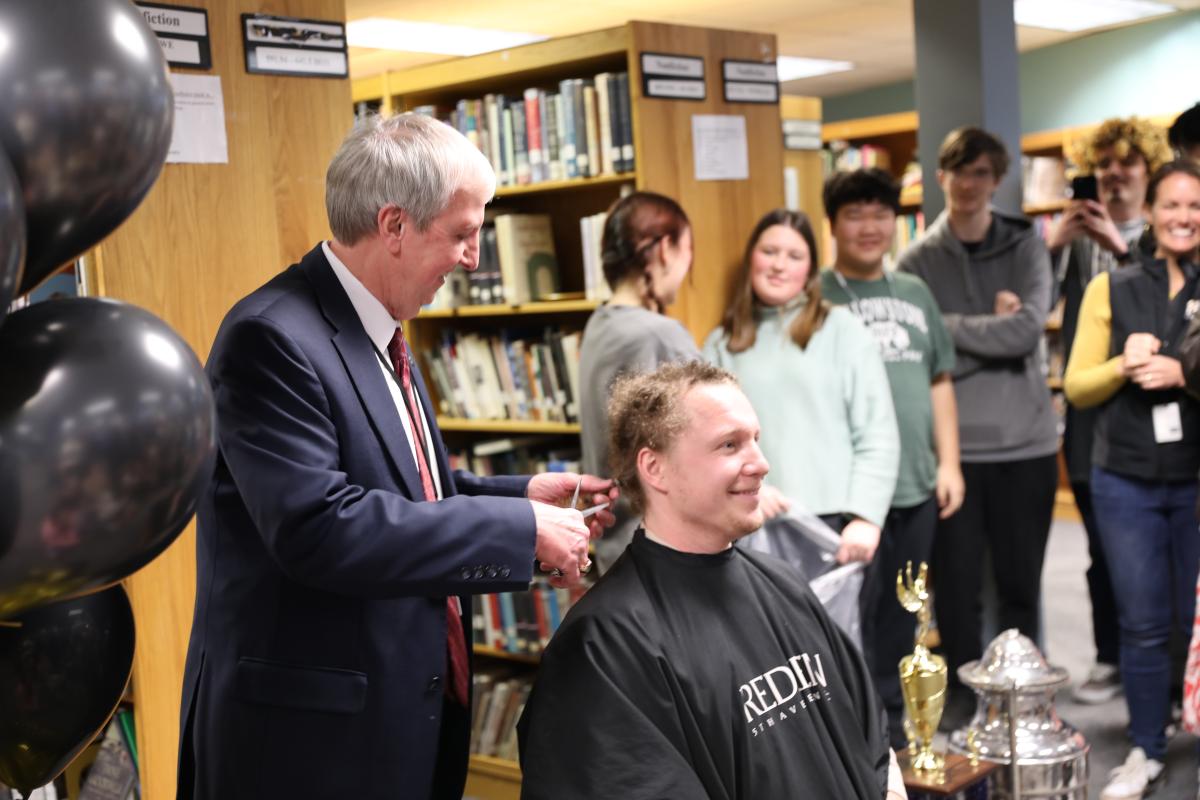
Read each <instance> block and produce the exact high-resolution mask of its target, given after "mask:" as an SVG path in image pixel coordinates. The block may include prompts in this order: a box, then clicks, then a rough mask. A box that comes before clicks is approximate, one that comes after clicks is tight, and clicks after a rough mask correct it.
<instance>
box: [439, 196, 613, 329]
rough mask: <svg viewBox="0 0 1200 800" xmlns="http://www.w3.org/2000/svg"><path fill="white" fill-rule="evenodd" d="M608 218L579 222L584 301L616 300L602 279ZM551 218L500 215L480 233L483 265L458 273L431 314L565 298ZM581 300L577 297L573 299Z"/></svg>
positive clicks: (441, 291) (603, 215)
mask: <svg viewBox="0 0 1200 800" xmlns="http://www.w3.org/2000/svg"><path fill="white" fill-rule="evenodd" d="M607 216H608V214H607V213H606V212H600V213H598V214H591V215H589V216H585V217H581V218H580V220H579V238H580V241H581V243H582V249H583V284H584V293H583V295H582V296H583V297H585V298H586V299H588V300H596V301H598V302H599V301H604V300H607V299H608V298H609V297H611V296H612V290H611V289H610V288H609V286H608V282H607V281H605V280H604V267H603V263H602V259H601V240H602V237H603V235H604V221H605V219H606V218H607ZM560 288H561V275H560V268H559V261H558V253H557V250H556V248H555V245H554V227H553V222H552V220H551V218H550V215H549V214H500V215H497V216H496V217H494V218H493V219H492V220H491V221H490V222H487V223H485V224H484V226H483V229H482V230H481V231H480V233H479V264H478V266H477V267H476V269H475V270H474V271H472V272H467V271H466V270H461V269H459V270H455V271H454V272H452V273H450V276H449V278H447V280H446V283H445V284H444V285H443V286H442V287H441V288H440V289H439V290H438V291H437V293H436V294H435V295H434V298H433V300H432V301H431V302H430V303H429V304H428V305H427V306H426V308H427V309H430V310H438V309H449V308H460V307H462V306H471V305H509V306H516V305H521V304H522V303H529V302H532V301H537V300H543V301H544V300H557V299H566V298H567V295H564V294H562V293H561V292H560ZM573 296H574V297H578V296H579V295H573Z"/></svg>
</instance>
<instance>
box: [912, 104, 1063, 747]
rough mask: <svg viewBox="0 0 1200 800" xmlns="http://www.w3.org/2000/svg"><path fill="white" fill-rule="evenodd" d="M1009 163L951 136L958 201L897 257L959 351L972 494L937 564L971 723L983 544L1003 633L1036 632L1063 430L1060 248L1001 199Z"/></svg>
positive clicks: (941, 162) (952, 711)
mask: <svg viewBox="0 0 1200 800" xmlns="http://www.w3.org/2000/svg"><path fill="white" fill-rule="evenodd" d="M1008 162H1009V158H1008V153H1007V151H1006V150H1005V148H1004V145H1003V143H1001V142H1000V140H999V139H997V138H996V137H995V136H993V135H992V134H990V133H988V132H987V131H984V130H982V129H980V128H975V127H967V128H959V129H958V130H955V131H952V132H951V133H950V134H949V135H948V136H947V137H946V139H945V141H944V142H943V143H942V147H941V149H940V151H939V152H938V183H939V185H940V186H941V188H942V191H943V192H944V193H945V197H946V210H945V211H944V212H942V214H941V215H940V216H938V218H937V219H936V220H935V221H934V223H933V224H932V225H931V226H930V228H929V230H928V232H927V233H926V235H925V236H924V237H923V238H922V239H921V240H920V241H918V242H916V243H915V244H914V245H913V246H912V247H910V248H909V249H908V250H907V251H905V253H904V254H903V255H902V256H901V258H900V263H899V269H901V270H903V271H905V272H911V273H913V274H915V275H918V276H919V277H921V278H922V279H923V280H924V281H925V283H926V284H928V286H929V288H930V290H931V291H932V292H933V296H934V298H935V299H936V300H937V304H938V307H939V308H940V309H941V311H942V315H943V318H944V320H945V323H946V328H947V330H949V332H950V337H951V338H952V339H953V340H954V349H955V366H954V372H953V378H954V393H955V398H956V400H957V402H958V419H959V443H960V448H961V453H962V455H961V458H962V471H963V478H964V480H965V483H966V497H965V499H964V502H963V506H962V509H961V510H960V511H959V512H958V513H957V514H955V515H954V516H952V517H950V518H948V519H945V520H941V521H940V522H939V524H938V531H937V534H936V537H935V539H934V550H933V564H932V573H933V574H932V578H933V582H934V584H935V587H936V590H935V596H934V597H935V611H936V614H937V620H938V630H939V632H940V634H941V637H942V647H943V649H944V651H945V654H946V657H947V661H948V662H949V667H950V680H951V696H950V698H949V702H948V703H947V707H946V713H945V715H944V716H943V724H944V726H945V727H958V725H959V724H961V723H964V722H965V721H966V720H965V717H966V715H968V714H969V713H970V711H971V708H972V706H973V703H972V702H971V696H970V692H968V691H966V690H964V689H963V687H962V686H961V684H958V682H957V675H958V668H959V667H960V666H962V665H963V664H965V663H966V662H968V661H970V660H972V659H976V658H979V657H980V655H981V654H982V650H983V642H982V638H981V636H982V631H981V627H982V625H981V598H980V587H981V586H982V584H983V574H982V573H983V564H984V559H983V558H981V555H982V554H983V553H984V552H985V551H986V552H988V553H989V554H990V560H991V564H992V572H993V578H994V581H995V585H996V590H997V594H998V600H999V608H998V609H997V611H998V615H999V624H1000V629H1001V630H1006V629H1008V628H1018V629H1019V630H1020V631H1021V633H1023V634H1025V635H1026V636H1029V637H1031V638H1035V639H1036V637H1037V634H1038V602H1039V596H1040V590H1041V579H1042V561H1043V558H1044V556H1045V551H1046V539H1047V537H1048V535H1049V532H1050V520H1051V515H1052V514H1053V510H1054V492H1055V488H1056V483H1057V475H1058V468H1057V463H1056V454H1057V452H1058V433H1057V430H1056V422H1055V415H1054V411H1053V408H1052V406H1051V401H1050V392H1049V389H1048V388H1047V386H1046V379H1045V376H1044V375H1043V373H1042V369H1041V363H1040V357H1039V348H1038V345H1039V343H1040V342H1041V338H1042V332H1043V328H1044V326H1045V323H1046V314H1047V312H1048V311H1049V308H1050V296H1051V284H1052V273H1051V269H1050V256H1049V253H1048V252H1047V250H1046V246H1045V244H1043V242H1042V240H1041V239H1040V238H1038V235H1037V232H1036V231H1035V230H1034V228H1033V225H1032V223H1031V222H1030V221H1029V220H1028V219H1026V218H1025V217H1023V216H1013V215H1009V214H1005V213H1002V212H1000V211H998V210H996V209H994V208H992V205H991V200H992V195H993V194H994V193H995V191H996V187H997V185H998V184H999V182H1000V179H1001V178H1003V177H1004V173H1005V171H1006V170H1007V169H1008Z"/></svg>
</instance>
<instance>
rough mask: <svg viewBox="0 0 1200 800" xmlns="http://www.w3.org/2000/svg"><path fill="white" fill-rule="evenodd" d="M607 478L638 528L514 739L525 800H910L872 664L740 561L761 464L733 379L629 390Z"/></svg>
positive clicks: (621, 385) (776, 568) (592, 596)
mask: <svg viewBox="0 0 1200 800" xmlns="http://www.w3.org/2000/svg"><path fill="white" fill-rule="evenodd" d="M608 418H609V437H610V438H609V442H610V447H609V459H610V466H611V474H612V475H613V477H615V478H617V479H618V480H619V481H620V484H621V487H622V492H623V493H624V495H625V496H627V497H628V498H629V499H630V502H631V504H632V506H633V508H634V510H635V511H636V512H637V513H638V514H640V515H641V516H642V519H643V526H642V527H641V528H640V529H639V530H638V531H637V532H636V533H635V534H634V539H633V542H632V543H631V544H630V545H629V547H628V549H626V550H625V552H624V553H623V554H622V555H621V557H620V559H619V560H618V561H617V562H616V563H615V564H614V565H613V567H612V568H611V569H610V570H609V572H607V573H606V574H605V575H604V577H603V578H601V579H600V581H599V582H598V583H597V584H596V585H595V587H594V588H592V589H591V591H589V592H588V593H587V594H586V595H584V597H583V599H582V600H580V601H579V602H578V603H577V604H576V605H575V606H574V607H573V608H572V609H571V612H570V613H569V614H568V615H567V618H566V620H565V621H564V623H563V625H562V627H561V628H560V629H559V631H558V633H557V634H556V635H555V637H554V639H553V640H552V641H551V643H550V646H549V648H548V649H547V650H546V652H545V654H544V655H543V657H542V662H541V667H540V669H539V671H538V678H537V682H536V684H535V685H534V689H533V692H532V694H531V695H530V697H529V700H528V703H527V705H526V707H525V712H524V714H523V715H522V718H521V721H520V722H519V723H518V733H519V736H520V745H521V769H522V772H523V784H522V790H521V796H522V797H523V798H527V799H533V798H553V799H554V800H576V799H577V798H578V799H580V800H582V798H601V797H603V798H620V800H638V799H639V798H643V799H644V800H660V799H661V798H679V799H680V800H684V799H685V798H686V799H688V800H690V799H691V798H698V797H707V798H712V800H733V799H734V798H745V799H746V800H749V799H750V798H776V797H814V798H816V797H820V798H839V800H849V799H851V798H872V799H873V800H879V799H880V798H884V797H887V798H889V800H893V798H903V797H905V793H904V786H903V783H902V782H901V780H900V777H899V770H898V769H897V768H896V766H895V761H894V759H893V758H892V757H891V754H890V751H889V749H888V740H887V727H886V719H885V716H884V714H883V710H882V708H881V706H880V703H879V700H878V697H877V696H876V694H875V690H874V689H873V688H872V684H871V678H870V675H869V674H868V672H867V669H866V665H865V663H864V662H863V659H862V657H861V656H860V655H859V653H858V652H857V651H856V650H855V649H854V647H853V646H852V645H851V644H850V642H849V641H848V640H847V638H846V637H845V635H844V634H842V632H841V631H840V630H839V629H838V628H837V627H836V626H835V625H834V624H833V623H832V622H831V621H830V619H829V617H828V616H826V614H825V612H824V610H823V609H822V608H821V605H820V603H819V601H818V600H817V599H816V597H815V596H814V595H813V593H812V591H811V590H810V589H809V588H808V585H807V582H806V581H805V580H804V579H803V578H802V577H801V576H800V574H799V573H797V572H795V571H793V570H792V568H791V567H789V566H788V565H787V564H785V563H784V562H782V561H779V560H777V559H773V558H770V557H767V556H762V555H759V554H756V553H751V552H747V551H746V550H744V549H742V548H735V547H733V546H732V545H733V543H734V542H735V541H737V540H738V539H740V538H741V537H742V536H745V535H746V534H748V533H751V532H753V531H755V530H756V529H757V528H759V527H760V526H761V525H762V521H763V514H762V511H761V510H760V508H759V499H758V492H759V489H760V488H761V487H762V485H763V484H762V480H763V476H764V475H766V473H767V469H768V465H767V462H766V460H765V459H764V458H763V455H762V451H761V450H759V447H758V436H759V427H758V418H757V416H756V415H755V413H754V409H752V408H751V406H750V402H749V400H747V399H746V396H745V395H744V394H743V393H742V391H741V389H740V388H739V387H738V385H737V382H736V380H735V379H734V377H733V376H732V375H730V374H729V373H728V372H725V371H724V370H722V369H720V368H718V367H714V366H712V365H709V364H703V363H698V362H693V363H686V364H670V365H667V366H663V367H660V368H659V369H658V370H657V371H655V372H652V373H642V374H638V375H633V376H627V377H624V378H622V379H619V380H618V381H617V383H616V384H615V385H614V388H613V392H612V397H611V400H610V402H609V406H608Z"/></svg>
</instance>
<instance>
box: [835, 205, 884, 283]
mask: <svg viewBox="0 0 1200 800" xmlns="http://www.w3.org/2000/svg"><path fill="white" fill-rule="evenodd" d="M895 235H896V212H895V211H893V210H892V208H891V206H887V205H884V204H883V203H879V202H876V201H871V202H861V203H848V204H847V205H844V206H842V207H841V208H839V209H838V212H837V217H836V218H835V219H834V220H833V238H834V239H835V240H836V241H837V262H838V266H839V267H846V268H847V269H848V270H849V271H850V272H852V273H854V274H856V275H866V274H870V273H874V272H876V271H878V270H880V269H882V268H883V257H884V255H886V254H887V252H888V251H889V250H891V249H892V239H893V237H894V236H895Z"/></svg>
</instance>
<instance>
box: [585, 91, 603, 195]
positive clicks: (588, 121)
mask: <svg viewBox="0 0 1200 800" xmlns="http://www.w3.org/2000/svg"><path fill="white" fill-rule="evenodd" d="M583 114H584V124H585V125H586V126H587V128H586V129H587V148H588V171H587V174H588V176H589V177H595V176H596V175H599V174H600V166H601V163H602V161H601V159H602V156H601V154H600V128H599V126H598V124H597V122H596V87H594V86H593V85H592V84H591V82H588V83H586V84H584V87H583Z"/></svg>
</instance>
